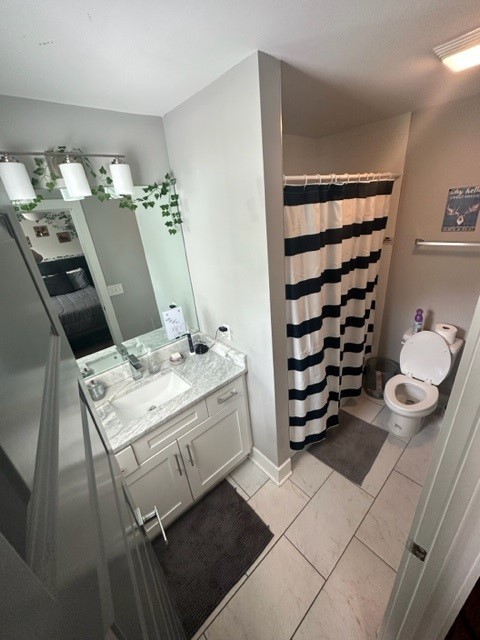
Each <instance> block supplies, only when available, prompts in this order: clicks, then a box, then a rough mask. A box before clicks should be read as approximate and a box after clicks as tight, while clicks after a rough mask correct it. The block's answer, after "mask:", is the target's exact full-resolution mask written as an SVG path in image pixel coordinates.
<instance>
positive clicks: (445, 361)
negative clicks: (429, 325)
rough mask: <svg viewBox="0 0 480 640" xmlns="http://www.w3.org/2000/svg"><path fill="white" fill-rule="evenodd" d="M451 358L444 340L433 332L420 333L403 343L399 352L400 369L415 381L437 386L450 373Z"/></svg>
mask: <svg viewBox="0 0 480 640" xmlns="http://www.w3.org/2000/svg"><path fill="white" fill-rule="evenodd" d="M451 361H452V357H451V355H450V349H449V348H448V344H447V342H446V340H444V339H443V338H442V336H439V335H438V333H434V332H433V331H420V332H419V333H415V334H414V335H413V336H412V337H411V338H408V340H407V341H406V342H405V344H404V345H403V347H402V350H401V351H400V369H401V371H402V373H404V374H405V375H408V374H410V375H411V376H413V377H414V378H416V379H417V380H423V381H424V382H425V381H426V380H429V381H430V382H432V383H433V384H435V385H437V384H440V382H442V380H444V379H445V378H446V376H447V374H448V372H449V371H450V364H451Z"/></svg>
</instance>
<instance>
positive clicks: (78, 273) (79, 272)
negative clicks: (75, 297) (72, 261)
mask: <svg viewBox="0 0 480 640" xmlns="http://www.w3.org/2000/svg"><path fill="white" fill-rule="evenodd" d="M67 278H68V279H69V280H70V283H71V285H72V287H73V290H74V291H78V289H85V287H89V286H90V281H89V279H88V276H87V274H86V273H85V269H82V267H79V268H78V269H72V271H67Z"/></svg>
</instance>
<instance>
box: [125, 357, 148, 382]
mask: <svg viewBox="0 0 480 640" xmlns="http://www.w3.org/2000/svg"><path fill="white" fill-rule="evenodd" d="M127 360H128V362H129V363H130V369H131V371H132V377H133V379H134V380H140V378H141V377H142V376H143V368H144V367H143V364H142V363H141V362H140V360H139V359H138V358H137V356H134V355H133V353H129V354H128V356H127Z"/></svg>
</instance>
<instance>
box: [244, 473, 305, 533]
mask: <svg viewBox="0 0 480 640" xmlns="http://www.w3.org/2000/svg"><path fill="white" fill-rule="evenodd" d="M307 502H308V497H307V496H306V495H305V494H304V493H303V491H301V490H300V489H299V488H298V487H297V486H296V485H294V484H293V482H290V480H287V481H286V482H284V483H283V484H282V486H281V487H277V485H276V484H274V483H273V482H272V481H271V480H269V481H268V482H266V483H265V484H264V485H263V487H262V488H261V489H259V490H258V491H257V493H256V494H255V495H254V496H253V498H250V500H249V501H248V504H249V505H250V506H251V507H252V508H253V509H255V511H256V512H257V513H258V515H259V516H260V518H261V519H262V520H263V521H264V522H265V523H266V524H267V525H268V526H269V527H270V529H271V531H272V533H273V534H274V535H275V536H277V537H278V536H280V535H282V533H283V532H284V531H285V529H286V528H287V527H288V525H289V524H290V523H291V522H292V521H293V520H294V518H295V517H296V516H297V515H298V514H299V513H300V511H301V510H302V509H303V507H304V506H305V505H306V503H307Z"/></svg>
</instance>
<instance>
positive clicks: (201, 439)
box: [96, 346, 252, 537]
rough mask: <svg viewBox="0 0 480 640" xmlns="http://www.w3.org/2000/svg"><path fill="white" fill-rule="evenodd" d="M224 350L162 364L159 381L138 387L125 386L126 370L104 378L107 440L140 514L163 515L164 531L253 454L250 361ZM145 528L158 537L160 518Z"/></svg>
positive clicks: (101, 406)
mask: <svg viewBox="0 0 480 640" xmlns="http://www.w3.org/2000/svg"><path fill="white" fill-rule="evenodd" d="M214 349H215V347H214ZM218 350H219V351H220V353H218V352H217V353H216V352H215V351H214V350H212V349H210V351H208V353H206V354H203V355H191V356H187V357H186V358H185V361H184V362H183V363H182V364H179V365H173V364H171V363H170V362H169V361H168V360H166V361H163V362H162V370H161V371H160V372H159V373H157V374H154V375H149V374H148V372H145V374H144V376H143V377H142V379H140V380H137V381H133V380H132V378H131V377H128V378H127V379H125V377H123V379H121V377H122V374H123V376H124V375H125V373H124V371H122V367H120V368H119V370H118V371H117V370H115V369H114V370H112V371H111V372H109V373H108V374H104V375H105V382H106V384H108V389H107V394H106V396H105V398H103V399H102V400H101V401H99V402H97V403H96V405H97V410H98V412H99V414H100V417H101V419H102V423H103V426H104V428H105V431H106V434H107V437H108V439H109V441H110V443H111V445H112V448H113V451H114V453H115V455H116V458H117V461H118V463H119V465H120V469H121V472H122V474H123V475H124V477H125V480H126V483H127V485H128V487H129V490H130V493H131V495H132V498H133V501H134V503H135V506H136V507H139V508H140V511H141V512H142V514H146V513H150V512H151V511H152V510H153V509H154V507H157V509H158V512H159V516H160V518H161V521H162V524H163V526H164V527H166V526H168V525H169V524H170V523H171V522H173V520H175V519H176V518H177V517H178V516H179V515H180V514H181V513H183V512H184V511H185V510H186V509H187V508H188V507H189V506H191V505H192V504H193V503H194V501H195V500H197V499H198V498H200V497H201V496H202V495H203V494H204V493H205V492H206V491H208V490H209V489H210V488H212V487H213V486H214V485H215V484H217V483H218V482H219V481H220V480H221V479H222V478H224V477H225V476H226V475H227V474H228V473H229V472H230V471H231V470H232V469H233V468H234V467H236V466H237V465H238V464H239V463H240V462H241V461H242V460H243V459H244V458H245V457H246V456H247V455H248V453H249V452H250V449H251V446H252V437H251V428H250V419H249V411H248V400H247V389H246V384H245V374H246V363H245V357H244V356H243V355H242V354H240V353H239V352H238V351H235V350H232V349H229V350H225V349H223V354H225V353H227V355H228V356H229V357H226V356H225V355H222V347H221V346H219V349H218ZM183 351H184V350H183ZM184 352H185V351H184ZM158 357H159V358H160V357H163V358H165V357H168V354H167V356H165V353H164V352H163V355H162V353H161V352H158ZM126 366H127V365H123V369H124V368H125V367H126ZM127 371H128V369H127ZM116 378H120V379H118V381H116ZM107 380H108V382H107ZM172 394H173V396H172ZM163 398H169V399H166V400H164V401H163V400H162V399H163ZM135 414H137V415H135ZM146 528H147V531H148V534H149V535H150V536H151V537H154V536H156V535H157V534H158V533H160V526H159V523H158V522H157V520H156V518H154V519H152V520H151V521H150V522H149V523H148V524H147V525H146Z"/></svg>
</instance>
